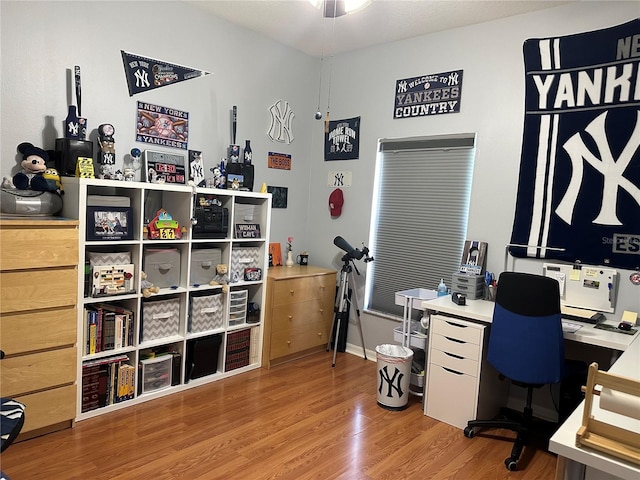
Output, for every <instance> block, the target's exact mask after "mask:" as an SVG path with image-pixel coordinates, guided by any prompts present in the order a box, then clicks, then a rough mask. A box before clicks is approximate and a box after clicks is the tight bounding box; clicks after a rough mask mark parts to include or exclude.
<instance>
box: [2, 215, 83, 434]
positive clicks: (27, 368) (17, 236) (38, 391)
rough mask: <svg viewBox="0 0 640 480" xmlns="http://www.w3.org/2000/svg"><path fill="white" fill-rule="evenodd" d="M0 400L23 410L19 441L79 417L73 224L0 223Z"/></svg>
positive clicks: (60, 221) (67, 424) (38, 221)
mask: <svg viewBox="0 0 640 480" xmlns="http://www.w3.org/2000/svg"><path fill="white" fill-rule="evenodd" d="M0 255H1V259H0V270H1V271H0V313H1V319H0V348H1V349H2V351H3V352H4V354H5V355H6V356H5V358H4V359H3V360H2V361H1V364H0V389H1V390H0V394H1V395H2V396H3V397H12V398H15V399H16V400H18V401H20V402H22V403H24V404H25V406H26V410H25V413H26V415H25V424H24V426H23V428H22V433H21V434H20V436H19V437H18V440H24V439H26V438H31V437H34V436H37V435H41V434H43V433H48V432H52V431H55V430H59V429H61V428H66V427H70V426H71V424H72V421H73V418H74V417H75V413H76V384H75V381H76V374H77V372H76V367H77V348H76V341H77V324H76V321H77V310H76V301H77V297H78V265H77V262H78V222H77V221H75V220H63V219H38V218H35V219H4V218H3V219H2V220H0Z"/></svg>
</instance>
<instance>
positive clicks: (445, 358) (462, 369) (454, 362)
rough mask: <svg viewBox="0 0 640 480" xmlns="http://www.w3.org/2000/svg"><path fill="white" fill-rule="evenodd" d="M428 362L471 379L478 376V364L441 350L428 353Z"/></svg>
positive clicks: (473, 360)
mask: <svg viewBox="0 0 640 480" xmlns="http://www.w3.org/2000/svg"><path fill="white" fill-rule="evenodd" d="M429 362H430V363H431V364H435V365H439V366H441V367H445V368H448V369H450V370H454V371H456V372H459V373H466V374H467V375H471V376H473V377H477V376H479V372H478V368H479V367H478V365H479V363H478V361H477V360H475V359H469V358H464V357H460V356H457V355H454V354H451V353H448V352H443V351H441V350H437V349H431V350H430V351H429Z"/></svg>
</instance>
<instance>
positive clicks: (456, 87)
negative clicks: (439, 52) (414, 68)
mask: <svg viewBox="0 0 640 480" xmlns="http://www.w3.org/2000/svg"><path fill="white" fill-rule="evenodd" d="M461 96H462V70H454V71H451V72H443V73H431V74H429V75H422V76H419V77H411V78H403V79H402V80H397V81H396V97H395V102H394V106H393V118H410V117H424V116H426V115H442V114H444V113H458V112H459V111H460V99H461Z"/></svg>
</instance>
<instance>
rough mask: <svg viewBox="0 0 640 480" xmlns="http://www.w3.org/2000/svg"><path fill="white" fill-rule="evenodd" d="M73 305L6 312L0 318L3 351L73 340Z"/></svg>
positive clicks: (11, 352) (59, 344) (27, 349)
mask: <svg viewBox="0 0 640 480" xmlns="http://www.w3.org/2000/svg"><path fill="white" fill-rule="evenodd" d="M76 322H77V316H76V309H75V307H72V306H69V307H62V308H59V309H52V310H37V311H33V312H31V311H30V312H24V313H23V312H21V313H9V314H4V315H2V321H1V322H0V346H1V348H2V350H3V351H4V353H5V354H6V355H17V354H21V353H26V352H33V351H36V350H46V349H48V348H55V347H62V346H65V345H73V344H75V343H76V337H77V329H78V325H77V323H76Z"/></svg>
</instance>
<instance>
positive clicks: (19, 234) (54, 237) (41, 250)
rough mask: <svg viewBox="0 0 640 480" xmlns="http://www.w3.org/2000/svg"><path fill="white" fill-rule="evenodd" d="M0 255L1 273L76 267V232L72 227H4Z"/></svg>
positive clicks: (0, 235) (0, 239) (1, 230)
mask: <svg viewBox="0 0 640 480" xmlns="http://www.w3.org/2000/svg"><path fill="white" fill-rule="evenodd" d="M0 251H2V270H5V271H6V270H17V269H20V270H24V269H31V268H43V267H58V266H73V265H77V264H78V229H77V228H75V227H73V226H69V227H67V228H60V226H51V228H47V227H46V226H42V225H39V226H33V227H24V228H22V227H12V226H3V228H1V229H0ZM25 252H29V254H28V255H26V254H25Z"/></svg>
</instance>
